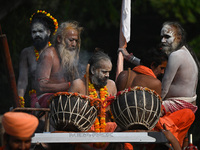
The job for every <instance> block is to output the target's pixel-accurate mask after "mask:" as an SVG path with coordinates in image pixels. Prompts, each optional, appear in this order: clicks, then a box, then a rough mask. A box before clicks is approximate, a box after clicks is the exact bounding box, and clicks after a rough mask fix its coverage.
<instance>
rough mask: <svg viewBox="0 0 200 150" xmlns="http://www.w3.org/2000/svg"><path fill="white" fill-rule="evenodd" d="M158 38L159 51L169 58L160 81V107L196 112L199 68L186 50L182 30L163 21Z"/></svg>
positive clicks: (177, 24) (175, 23)
mask: <svg viewBox="0 0 200 150" xmlns="http://www.w3.org/2000/svg"><path fill="white" fill-rule="evenodd" d="M161 37H162V39H161V44H162V50H163V51H164V52H166V53H167V54H168V55H169V61H168V64H167V67H166V71H165V74H164V77H163V80H162V99H163V100H164V101H163V105H164V107H165V109H166V110H167V111H170V112H174V111H177V110H180V109H183V108H189V109H191V110H192V111H193V112H194V113H195V112H196V110H197V106H196V98H197V95H196V88H197V82H198V67H197V62H195V59H194V58H193V56H192V55H191V51H190V50H189V49H188V48H187V45H186V37H185V31H184V29H183V28H182V27H181V25H180V24H179V23H177V22H165V23H164V24H163V27H162V29H161Z"/></svg>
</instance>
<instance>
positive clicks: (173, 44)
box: [161, 25, 179, 55]
mask: <svg viewBox="0 0 200 150" xmlns="http://www.w3.org/2000/svg"><path fill="white" fill-rule="evenodd" d="M161 44H162V50H163V51H164V52H165V53H166V54H168V55H169V54H170V53H171V52H172V51H174V50H176V48H177V46H178V44H179V43H177V41H176V31H175V29H174V28H172V27H171V26H170V25H164V26H163V28H162V29H161Z"/></svg>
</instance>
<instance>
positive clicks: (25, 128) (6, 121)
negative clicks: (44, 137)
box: [2, 112, 39, 138]
mask: <svg viewBox="0 0 200 150" xmlns="http://www.w3.org/2000/svg"><path fill="white" fill-rule="evenodd" d="M38 124H39V121H38V119H37V118H36V117H35V116H33V115H30V114H27V113H23V112H7V113H5V114H4V115H3V118H2V125H3V127H4V129H5V132H6V133H7V134H9V135H11V136H16V137H22V138H23V137H25V138H26V137H31V136H32V134H33V133H34V132H35V129H36V128H37V126H38Z"/></svg>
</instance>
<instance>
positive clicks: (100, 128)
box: [89, 81, 108, 147]
mask: <svg viewBox="0 0 200 150" xmlns="http://www.w3.org/2000/svg"><path fill="white" fill-rule="evenodd" d="M89 96H90V97H91V98H98V94H97V91H96V89H95V88H94V85H93V84H92V83H91V82H90V81H89ZM107 96H108V88H107V87H106V86H104V87H103V88H100V99H101V101H102V102H103V101H105V99H106V97H107ZM105 106H106V103H103V106H102V107H101V113H100V121H99V119H98V118H96V120H95V122H94V128H95V132H105V127H106V107H105ZM104 145H105V143H95V146H96V147H103V146H104Z"/></svg>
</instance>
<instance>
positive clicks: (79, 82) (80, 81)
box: [72, 78, 85, 86]
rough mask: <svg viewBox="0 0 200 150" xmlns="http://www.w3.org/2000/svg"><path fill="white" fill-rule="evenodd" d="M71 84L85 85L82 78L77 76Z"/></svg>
mask: <svg viewBox="0 0 200 150" xmlns="http://www.w3.org/2000/svg"><path fill="white" fill-rule="evenodd" d="M72 85H74V86H77V85H85V81H84V79H83V78H78V79H76V80H74V81H73V82H72Z"/></svg>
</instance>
